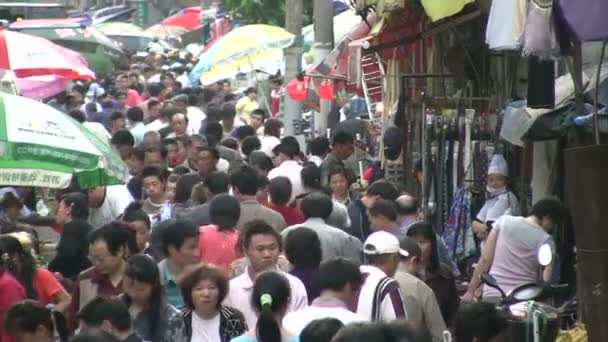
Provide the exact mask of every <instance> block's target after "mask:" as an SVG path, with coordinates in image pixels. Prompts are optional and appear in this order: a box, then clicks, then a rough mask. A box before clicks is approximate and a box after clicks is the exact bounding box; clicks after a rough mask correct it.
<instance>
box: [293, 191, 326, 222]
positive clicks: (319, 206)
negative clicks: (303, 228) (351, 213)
mask: <svg viewBox="0 0 608 342" xmlns="http://www.w3.org/2000/svg"><path fill="white" fill-rule="evenodd" d="M301 207H302V212H303V213H304V217H306V219H309V218H321V219H323V220H327V219H328V218H329V217H330V216H331V213H332V211H333V209H334V204H333V202H332V199H331V197H329V196H328V195H327V194H325V193H323V192H312V193H310V194H308V195H306V196H305V197H304V199H302V204H301Z"/></svg>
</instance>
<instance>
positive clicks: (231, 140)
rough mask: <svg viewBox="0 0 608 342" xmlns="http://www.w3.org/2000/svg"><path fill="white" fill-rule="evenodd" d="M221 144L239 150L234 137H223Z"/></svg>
mask: <svg viewBox="0 0 608 342" xmlns="http://www.w3.org/2000/svg"><path fill="white" fill-rule="evenodd" d="M221 144H222V146H225V147H228V148H229V149H231V150H234V151H238V150H239V142H238V141H236V139H234V138H232V137H229V138H226V139H223V140H222V142H221Z"/></svg>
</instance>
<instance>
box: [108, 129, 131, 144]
mask: <svg viewBox="0 0 608 342" xmlns="http://www.w3.org/2000/svg"><path fill="white" fill-rule="evenodd" d="M110 142H111V143H112V145H116V146H131V147H133V146H135V138H134V137H133V134H132V133H131V132H129V130H127V129H121V130H118V131H116V132H115V133H114V135H112V139H111V141H110Z"/></svg>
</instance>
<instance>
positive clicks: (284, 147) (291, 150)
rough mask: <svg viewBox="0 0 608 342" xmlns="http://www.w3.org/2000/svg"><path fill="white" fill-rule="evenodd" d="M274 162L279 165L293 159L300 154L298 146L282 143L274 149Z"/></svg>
mask: <svg viewBox="0 0 608 342" xmlns="http://www.w3.org/2000/svg"><path fill="white" fill-rule="evenodd" d="M272 153H273V154H274V164H275V165H276V166H279V165H281V164H283V163H284V162H286V161H289V160H293V159H294V158H295V157H296V156H297V155H298V150H297V148H296V147H295V146H294V145H292V144H285V143H280V144H278V145H277V146H276V147H275V148H274V149H273V150H272Z"/></svg>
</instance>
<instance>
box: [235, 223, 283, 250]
mask: <svg viewBox="0 0 608 342" xmlns="http://www.w3.org/2000/svg"><path fill="white" fill-rule="evenodd" d="M255 235H270V236H273V237H274V238H275V239H277V243H278V244H279V248H280V247H281V244H282V239H281V235H280V234H279V233H278V232H277V231H276V230H275V229H274V228H272V226H271V225H269V224H268V223H266V222H264V221H262V220H253V221H251V222H248V223H246V224H245V229H244V230H243V234H242V235H241V244H242V246H241V247H242V248H243V250H246V249H247V248H248V247H249V245H250V244H251V239H253V237H254V236H255Z"/></svg>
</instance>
